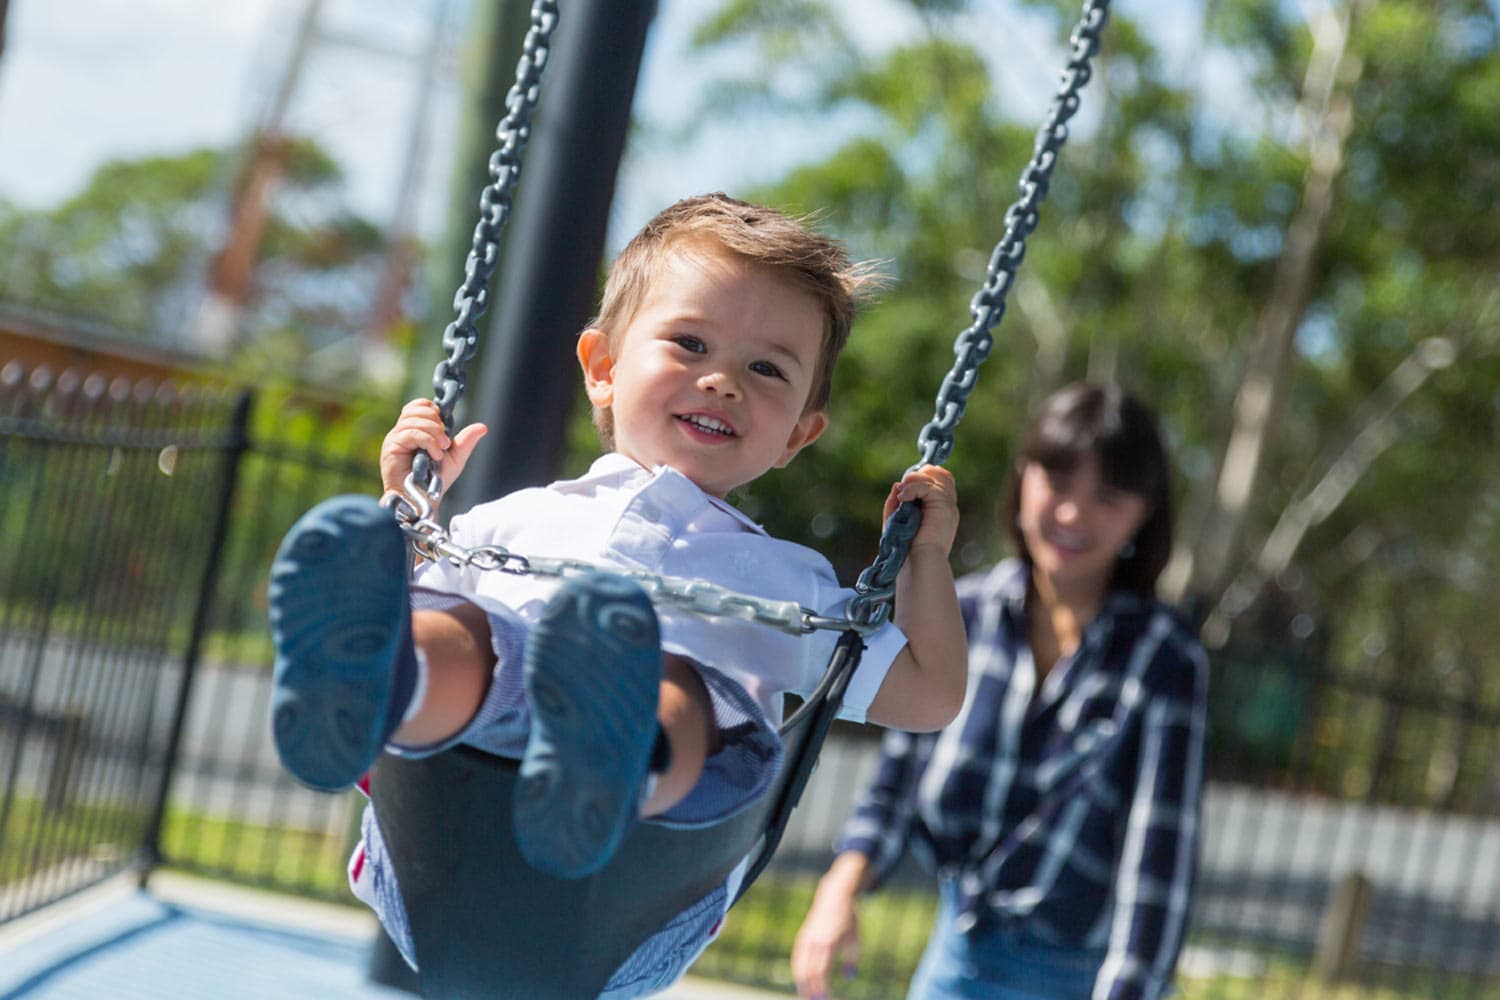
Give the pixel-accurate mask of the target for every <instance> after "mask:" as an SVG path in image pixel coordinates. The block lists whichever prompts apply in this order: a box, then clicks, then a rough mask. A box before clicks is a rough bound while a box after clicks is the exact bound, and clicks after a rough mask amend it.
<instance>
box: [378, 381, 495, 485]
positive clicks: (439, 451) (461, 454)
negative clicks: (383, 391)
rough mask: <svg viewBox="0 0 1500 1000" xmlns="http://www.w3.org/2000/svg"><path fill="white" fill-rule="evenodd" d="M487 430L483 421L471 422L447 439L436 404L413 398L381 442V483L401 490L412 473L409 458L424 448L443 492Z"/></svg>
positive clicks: (451, 483) (403, 408)
mask: <svg viewBox="0 0 1500 1000" xmlns="http://www.w3.org/2000/svg"><path fill="white" fill-rule="evenodd" d="M487 430H488V428H487V427H485V426H484V424H470V425H469V426H467V427H465V428H464V429H463V430H461V431H459V432H458V433H457V434H455V435H453V439H452V440H451V441H450V440H449V438H448V434H447V432H446V431H444V430H443V416H442V414H441V413H440V412H439V411H438V407H437V404H436V403H434V402H433V401H432V400H430V399H414V400H412V401H411V402H410V403H407V404H406V405H405V406H403V407H402V408H401V416H400V417H398V418H397V420H396V426H395V427H392V428H391V430H390V433H389V434H387V435H386V436H385V440H384V441H382V442H381V444H380V484H381V485H382V486H383V487H385V489H386V490H396V491H398V492H399V491H401V490H403V489H404V488H405V486H406V477H407V476H409V475H411V465H412V459H413V458H414V457H415V456H416V454H417V452H419V451H425V452H426V453H427V454H428V455H429V456H430V457H431V458H432V460H433V461H434V462H436V463H438V468H437V473H438V476H440V477H441V478H442V480H443V490H444V492H446V491H447V490H448V488H449V487H451V486H452V485H453V483H454V482H455V481H456V480H457V479H458V477H459V476H460V475H461V474H462V473H463V471H464V466H465V465H467V464H468V463H469V456H470V455H471V454H473V452H474V446H475V445H477V444H478V443H479V439H480V438H482V437H484V435H485V432H486V431H487Z"/></svg>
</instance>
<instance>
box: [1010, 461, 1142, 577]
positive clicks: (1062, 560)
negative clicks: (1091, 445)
mask: <svg viewBox="0 0 1500 1000" xmlns="http://www.w3.org/2000/svg"><path fill="white" fill-rule="evenodd" d="M1149 513H1150V511H1149V509H1148V506H1147V503H1146V498H1145V497H1142V496H1141V495H1139V494H1137V493H1129V492H1127V491H1125V490H1122V489H1119V488H1117V487H1114V486H1111V485H1110V484H1109V483H1107V482H1105V480H1104V477H1103V475H1102V474H1101V472H1100V469H1099V459H1098V456H1097V455H1092V454H1091V455H1088V456H1086V457H1085V458H1084V459H1083V460H1082V461H1080V462H1079V463H1078V464H1077V465H1076V466H1075V467H1074V468H1072V469H1069V470H1066V471H1052V470H1049V469H1047V468H1046V467H1045V466H1043V465H1041V464H1040V463H1038V462H1027V463H1026V465H1025V466H1024V467H1023V469H1022V470H1021V503H1020V511H1019V514H1018V516H1017V518H1018V522H1019V527H1020V529H1021V537H1022V538H1024V539H1025V541H1026V548H1027V550H1028V551H1029V552H1030V553H1031V563H1032V568H1033V570H1034V571H1035V572H1036V573H1039V574H1042V575H1044V576H1046V577H1047V578H1048V579H1049V580H1050V581H1051V582H1052V585H1053V589H1055V590H1056V591H1058V592H1059V593H1075V594H1089V595H1094V594H1101V595H1102V594H1103V592H1104V591H1105V589H1106V588H1108V586H1109V581H1110V579H1111V577H1112V576H1113V575H1114V570H1115V563H1116V561H1117V560H1118V559H1119V557H1120V550H1121V549H1123V548H1124V547H1125V545H1126V543H1127V542H1129V541H1130V540H1131V539H1133V538H1134V537H1135V533H1136V531H1137V530H1139V528H1140V526H1141V525H1142V524H1143V523H1144V522H1145V520H1146V517H1147V516H1148V515H1149Z"/></svg>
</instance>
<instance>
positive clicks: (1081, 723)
mask: <svg viewBox="0 0 1500 1000" xmlns="http://www.w3.org/2000/svg"><path fill="white" fill-rule="evenodd" d="M1026 582H1027V576H1026V570H1025V567H1024V566H1023V565H1022V564H1021V563H1020V562H1019V561H1016V560H1007V561H1005V562H1002V563H1000V564H999V565H997V566H996V567H994V568H993V569H991V570H989V571H987V572H983V573H979V574H975V575H972V576H968V577H965V578H963V579H962V580H960V581H959V598H960V604H961V606H962V609H963V615H964V622H965V625H966V627H967V629H968V636H969V689H968V695H967V697H966V699H965V702H964V707H963V709H962V711H961V712H960V714H959V716H958V718H957V719H955V720H954V721H953V722H952V723H951V724H950V725H949V726H948V727H947V728H946V729H944V730H943V731H942V732H940V733H928V734H923V735H921V736H912V735H910V734H907V733H901V732H897V731H894V730H893V731H891V732H890V733H888V734H887V736H886V739H885V743H884V745H883V747H882V756H881V761H880V768H879V771H878V774H877V776H876V778H875V781H874V782H873V783H872V784H871V786H870V788H869V789H868V790H867V791H866V792H865V794H864V796H863V797H862V798H861V800H860V802H859V805H858V806H857V808H856V810H855V812H854V815H853V816H852V817H851V818H850V820H849V822H848V824H847V825H846V826H845V828H844V832H843V835H842V837H841V839H840V841H839V845H838V849H839V850H840V851H843V850H857V851H860V852H861V853H863V854H865V855H867V856H868V857H870V858H871V860H872V863H873V865H874V870H875V872H876V873H877V881H878V880H880V879H884V878H885V877H886V876H887V875H888V874H889V873H890V871H891V870H892V869H893V868H894V867H895V864H896V862H897V861H899V860H900V858H901V856H902V854H903V853H904V851H905V849H906V848H907V847H912V848H913V849H914V852H915V853H916V855H917V856H918V857H919V858H921V859H922V860H923V861H925V862H926V863H927V864H929V865H930V866H931V867H933V868H935V869H936V870H937V871H938V872H939V873H940V874H941V875H943V876H944V877H948V878H953V879H956V880H957V884H958V888H959V895H960V906H959V912H958V917H957V920H958V921H959V923H958V927H959V929H960V930H966V929H968V928H970V927H972V926H974V925H975V923H976V922H977V919H978V916H979V914H980V913H982V912H984V911H985V910H986V909H988V911H990V912H992V913H993V914H995V915H996V916H997V917H998V918H999V919H1001V920H1002V921H1011V922H1023V923H1024V925H1025V926H1026V927H1027V928H1028V929H1029V930H1030V931H1032V932H1033V933H1035V934H1037V935H1038V936H1040V937H1042V938H1043V939H1046V940H1050V941H1053V942H1057V943H1062V944H1069V945H1074V946H1080V947H1086V948H1094V949H1100V950H1102V951H1103V952H1104V954H1105V958H1104V962H1103V965H1102V968H1101V971H1100V974H1099V977H1098V980H1097V981H1096V984H1095V987H1094V992H1093V997H1094V998H1095V1000H1127V998H1129V1000H1135V998H1155V997H1158V996H1160V995H1161V994H1162V993H1164V992H1165V991H1166V990H1167V988H1168V986H1169V984H1170V982H1171V978H1172V973H1173V970H1174V968H1175V966H1176V963H1177V954H1178V951H1179V950H1180V949H1181V946H1182V940H1183V933H1184V929H1185V924H1186V918H1187V911H1188V903H1189V896H1190V889H1191V885H1192V881H1193V876H1194V871H1195V868H1196V863H1197V848H1198V830H1199V813H1200V801H1201V798H1202V794H1201V793H1202V787H1203V768H1204V737H1205V729H1206V727H1207V702H1206V696H1207V689H1208V661H1207V657H1206V655H1205V654H1204V652H1203V648H1202V647H1201V646H1200V645H1199V643H1198V641H1197V639H1196V638H1195V637H1194V635H1193V633H1192V631H1191V630H1190V629H1188V628H1187V627H1186V625H1185V624H1184V623H1183V622H1182V621H1181V620H1180V619H1179V618H1178V617H1177V616H1176V615H1175V614H1174V613H1173V612H1172V611H1170V610H1169V609H1168V608H1167V607H1166V606H1165V605H1162V604H1160V603H1155V602H1147V601H1144V600H1142V599H1141V598H1139V597H1136V596H1134V595H1132V594H1129V593H1125V592H1116V593H1114V594H1111V595H1110V597H1109V598H1108V600H1107V601H1106V603H1105V606H1104V608H1103V609H1102V611H1101V612H1100V614H1099V616H1098V617H1097V618H1096V619H1095V620H1094V621H1093V622H1091V623H1090V624H1089V626H1088V627H1087V628H1086V629H1085V631H1084V635H1083V639H1082V642H1081V643H1080V645H1079V648H1078V650H1077V651H1076V652H1075V653H1074V654H1073V655H1072V656H1071V657H1065V658H1063V659H1061V660H1059V661H1058V662H1057V664H1056V665H1054V666H1053V668H1052V669H1051V670H1050V671H1049V672H1048V674H1047V676H1046V678H1045V680H1044V681H1043V683H1042V688H1041V691H1040V692H1037V694H1036V696H1035V697H1034V698H1033V691H1034V689H1035V686H1036V670H1035V666H1034V664H1033V662H1032V658H1031V652H1030V649H1029V648H1028V646H1027V645H1026V641H1025V638H1026V628H1025V617H1024V604H1025V598H1026Z"/></svg>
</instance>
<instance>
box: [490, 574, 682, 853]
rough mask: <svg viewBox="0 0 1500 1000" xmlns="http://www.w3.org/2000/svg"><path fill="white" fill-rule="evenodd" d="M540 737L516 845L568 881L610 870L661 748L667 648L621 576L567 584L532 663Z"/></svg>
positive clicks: (520, 790) (528, 658) (549, 613)
mask: <svg viewBox="0 0 1500 1000" xmlns="http://www.w3.org/2000/svg"><path fill="white" fill-rule="evenodd" d="M524 669H525V673H524V679H525V685H526V696H527V700H528V702H529V704H530V706H531V713H532V726H531V733H530V735H529V737H528V739H527V744H526V752H525V756H524V757H523V758H522V761H521V769H520V777H519V780H518V782H517V784H516V790H515V805H514V817H515V834H516V844H517V847H518V848H519V849H520V851H521V855H522V856H523V857H524V858H525V859H526V861H527V862H528V863H529V864H530V865H531V866H532V867H533V868H536V869H537V870H539V871H542V872H545V873H547V874H549V875H554V876H556V877H558V878H581V877H583V876H585V875H589V874H592V873H593V872H595V871H598V870H599V869H600V868H602V867H603V866H604V864H605V863H606V862H607V861H608V860H609V858H610V857H611V856H612V855H613V854H614V852H615V850H616V849H617V848H618V847H619V845H620V842H621V841H622V840H623V839H624V836H625V833H626V832H627V831H628V830H629V829H630V828H631V826H632V825H633V824H634V822H635V820H636V817H637V814H638V812H639V809H640V791H641V786H642V783H643V782H644V781H645V778H646V771H647V768H648V765H649V763H650V759H651V751H652V748H653V747H654V746H655V743H656V732H657V721H656V706H657V700H658V697H659V693H660V685H661V640H660V634H659V630H658V627H657V621H656V613H655V611H654V610H653V609H652V607H651V601H650V599H649V598H647V597H646V595H645V593H644V592H643V591H642V590H641V589H640V588H639V587H637V586H636V585H635V584H634V583H631V582H630V581H629V580H627V579H625V578H624V577H620V576H614V575H612V574H605V573H599V574H593V575H590V576H586V577H581V578H578V579H574V580H569V581H567V582H565V583H564V584H563V586H562V588H561V589H560V590H559V591H558V593H557V594H556V595H555V596H554V597H553V598H552V599H551V601H549V602H548V604H547V608H546V610H545V612H544V613H543V615H542V618H541V619H540V620H539V621H538V622H537V623H536V625H535V626H534V627H533V629H532V632H531V636H530V638H529V639H528V640H527V644H526V653H525V668H524Z"/></svg>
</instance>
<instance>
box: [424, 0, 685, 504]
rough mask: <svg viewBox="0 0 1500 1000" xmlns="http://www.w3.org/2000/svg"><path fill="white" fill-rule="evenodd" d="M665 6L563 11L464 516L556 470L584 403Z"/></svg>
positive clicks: (581, 4)
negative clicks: (649, 61) (614, 209)
mask: <svg viewBox="0 0 1500 1000" xmlns="http://www.w3.org/2000/svg"><path fill="white" fill-rule="evenodd" d="M655 13H656V3H655V0H573V2H570V3H569V4H567V5H566V6H564V7H562V9H561V17H560V18H559V20H558V27H557V34H556V36H555V49H554V52H553V57H554V59H555V60H556V62H555V64H554V65H552V66H551V67H549V68H548V70H547V76H546V79H545V80H544V82H543V85H542V97H541V100H540V103H539V105H538V109H537V120H536V128H535V132H534V134H533V136H532V139H531V144H530V148H529V149H528V151H527V155H526V164H525V168H524V169H523V171H522V174H521V179H520V184H519V187H518V188H517V195H516V201H515V214H514V216H513V217H512V219H511V223H510V231H509V234H508V238H507V245H506V250H505V252H504V254H503V256H502V260H501V264H500V274H499V276H498V277H499V282H498V292H497V297H496V301H495V303H494V305H493V306H492V307H491V313H492V317H493V318H492V319H491V321H490V326H489V329H488V331H487V332H486V336H485V338H484V339H485V343H484V345H483V346H482V347H481V349H480V357H479V359H478V360H479V363H480V366H481V367H480V371H481V373H482V374H481V377H480V379H479V382H478V385H477V386H474V387H472V389H471V391H472V392H473V393H474V396H473V405H472V406H471V407H470V408H469V410H468V413H467V414H466V415H465V416H464V417H462V418H461V422H467V421H469V420H482V421H484V422H485V423H486V424H488V425H489V428H490V433H489V436H488V437H487V438H486V439H485V441H484V443H483V444H482V445H481V446H480V448H479V450H478V451H477V452H476V453H475V455H474V457H473V459H472V460H471V461H470V463H469V468H468V470H467V471H466V472H465V473H464V477H463V479H461V480H459V482H458V484H457V486H456V487H455V489H454V494H455V495H454V497H453V499H452V500H450V501H449V503H448V505H447V506H448V509H449V510H450V511H461V510H464V509H466V508H468V507H470V506H472V505H473V504H475V503H477V502H480V501H483V500H488V499H492V498H494V497H496V496H499V495H501V494H504V493H509V492H511V491H513V490H516V489H520V488H522V487H525V486H535V485H538V484H542V483H546V482H548V481H549V480H551V479H552V478H554V476H555V475H556V471H557V464H558V461H559V459H560V458H561V455H562V450H563V444H564V440H565V435H566V430H567V422H568V413H569V410H570V409H571V406H572V403H573V400H574V399H575V398H577V396H578V385H579V381H578V374H577V363H576V362H575V360H574V344H575V342H576V338H577V335H578V332H579V330H580V329H581V328H582V326H583V324H584V323H585V322H586V321H587V320H588V317H589V315H590V313H591V311H592V309H593V306H594V298H595V294H596V291H597V285H598V277H599V270H598V269H599V260H600V257H601V256H602V254H603V251H604V237H605V231H606V228H607V224H608V221H609V206H610V202H611V201H612V200H613V197H614V188H615V178H616V173H617V172H618V169H619V164H620V156H621V153H622V152H623V150H624V147H625V136H626V131H627V127H628V125H629V123H630V110H631V104H632V101H633V99H634V96H635V84H636V77H637V75H638V72H639V69H640V61H641V53H642V51H643V49H644V48H645V42H646V34H647V30H648V29H649V27H650V25H651V20H652V18H653V17H654V16H655Z"/></svg>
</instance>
